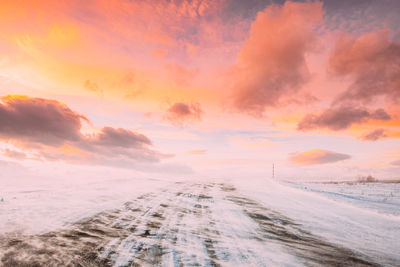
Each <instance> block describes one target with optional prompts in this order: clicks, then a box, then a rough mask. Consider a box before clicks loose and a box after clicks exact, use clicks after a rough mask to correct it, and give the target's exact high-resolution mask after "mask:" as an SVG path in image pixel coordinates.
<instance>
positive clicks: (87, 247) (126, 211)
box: [0, 182, 382, 266]
mask: <svg viewBox="0 0 400 267" xmlns="http://www.w3.org/2000/svg"><path fill="white" fill-rule="evenodd" d="M0 244H1V245H0V246H1V247H0V257H1V264H2V265H3V266H146V265H147V266H154V265H160V266H299V265H306V266H379V265H381V264H382V263H381V262H376V259H373V258H370V257H368V256H366V255H365V254H363V255H361V254H360V253H357V252H355V251H353V250H351V249H349V248H347V247H346V245H339V244H335V243H333V242H331V241H329V240H327V239H325V238H323V237H321V236H317V235H315V234H313V233H311V232H310V231H309V230H307V229H305V228H304V227H303V226H302V225H300V224H299V223H298V222H296V221H294V220H293V218H289V217H287V215H285V214H282V213H281V212H278V211H276V210H274V209H271V208H270V207H266V205H263V204H261V202H258V201H257V200H255V199H252V197H251V196H249V195H244V194H243V193H242V192H240V191H238V190H237V189H236V188H235V187H234V186H233V185H229V184H224V183H190V182H177V183H175V184H173V185H172V186H171V185H169V186H167V187H165V188H164V189H160V190H155V191H153V192H151V193H147V194H144V195H142V196H140V197H137V198H134V199H132V200H131V201H129V202H126V203H125V204H124V205H123V206H121V207H119V208H116V209H111V210H106V211H103V212H100V213H98V214H96V215H94V216H90V217H88V218H85V219H83V220H80V221H78V222H75V223H71V224H69V225H67V226H66V227H63V228H61V229H59V230H54V231H50V232H47V233H40V234H33V235H27V234H25V235H24V234H12V233H8V234H6V235H3V236H2V237H1V240H0Z"/></svg>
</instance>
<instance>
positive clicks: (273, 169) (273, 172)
mask: <svg viewBox="0 0 400 267" xmlns="http://www.w3.org/2000/svg"><path fill="white" fill-rule="evenodd" d="M272 179H275V166H274V163H272Z"/></svg>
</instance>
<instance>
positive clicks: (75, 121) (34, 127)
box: [0, 96, 171, 168]
mask: <svg viewBox="0 0 400 267" xmlns="http://www.w3.org/2000/svg"><path fill="white" fill-rule="evenodd" d="M1 100H2V102H1V103H0V138H1V140H3V141H8V142H11V143H13V144H14V145H15V146H17V147H19V148H20V149H22V150H26V152H29V153H30V154H31V157H30V158H33V159H45V160H50V161H51V160H64V161H67V162H72V163H79V164H105V165H113V166H122V167H132V168H135V167H137V166H138V163H146V164H148V163H155V162H159V161H160V159H162V158H165V157H169V156H171V155H165V154H162V153H160V152H158V151H155V150H153V149H151V148H150V147H151V146H152V142H151V140H150V139H149V138H148V137H147V136H145V135H143V134H140V133H137V132H133V131H131V130H128V129H123V128H113V127H109V126H106V127H103V128H102V129H101V130H100V131H99V132H97V133H94V134H89V135H84V134H82V132H81V127H82V121H86V122H89V120H88V119H87V118H86V117H85V116H83V115H81V114H78V113H77V112H75V111H73V110H71V109H70V108H69V107H68V106H66V105H65V104H62V103H60V102H58V101H56V100H49V99H43V98H31V97H26V96H6V97H2V98H1ZM4 154H5V156H8V157H13V158H20V159H23V158H26V154H25V153H23V152H18V151H12V150H5V151H4Z"/></svg>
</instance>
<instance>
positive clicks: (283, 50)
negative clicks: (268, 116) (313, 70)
mask: <svg viewBox="0 0 400 267" xmlns="http://www.w3.org/2000/svg"><path fill="white" fill-rule="evenodd" d="M322 16H323V11H322V3H321V2H307V3H294V2H290V1H288V2H286V3H285V4H284V5H283V6H282V7H279V6H275V5H273V6H269V7H267V8H266V9H265V10H264V11H262V12H259V13H258V15H257V19H256V21H255V22H254V23H253V24H252V26H251V31H250V37H249V38H248V40H247V41H246V42H245V44H244V46H243V48H242V50H241V51H240V53H239V55H238V63H237V65H235V66H234V68H233V73H232V76H233V77H232V83H233V84H234V85H233V88H234V92H235V95H234V106H235V107H236V108H237V109H238V110H240V111H243V112H246V113H250V114H252V115H256V116H260V115H261V114H262V113H263V112H264V111H265V109H266V108H267V107H271V106H276V105H278V103H279V101H280V100H281V99H282V98H284V97H286V96H289V97H290V96H292V95H293V94H295V93H296V92H297V91H298V90H299V89H300V88H301V86H302V85H303V84H304V83H305V82H306V81H307V80H308V75H309V73H308V68H307V64H306V61H305V54H306V53H307V52H309V51H312V50H313V48H314V46H315V41H316V39H315V35H314V33H313V31H312V30H313V28H314V27H315V26H316V25H317V24H318V23H319V22H321V21H322Z"/></svg>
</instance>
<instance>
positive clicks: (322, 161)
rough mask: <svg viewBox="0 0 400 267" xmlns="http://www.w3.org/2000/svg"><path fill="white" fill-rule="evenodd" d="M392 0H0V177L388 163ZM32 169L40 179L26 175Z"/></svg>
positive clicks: (287, 172) (396, 162) (376, 171)
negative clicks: (100, 171)
mask: <svg viewBox="0 0 400 267" xmlns="http://www.w3.org/2000/svg"><path fill="white" fill-rule="evenodd" d="M399 13H400V2H399V1H396V0H382V1H372V0H371V1H369V0H362V1H361V0H352V1H334V0H325V1H270V0H250V1H239V0H220V1H215V0H191V1H189V0H176V1H174V0H169V1H167V0H137V1H128V0H89V1H75V0H71V1H48V0H37V1H8V0H4V1H1V2H0V97H1V100H0V153H1V155H0V166H1V168H2V174H1V176H2V177H3V178H4V179H14V178H15V177H18V176H32V177H39V178H40V176H41V175H67V176H68V175H71V172H72V173H74V175H82V177H84V176H85V174H86V173H97V172H98V171H99V170H107V173H115V174H117V173H121V172H124V173H127V174H132V176H135V175H138V176H139V175H140V176H144V177H146V176H147V177H156V176H157V177H158V176H165V175H166V176H179V177H216V178H218V177H222V178H229V177H236V178H243V179H246V177H250V176H252V177H253V176H259V177H265V178H270V177H271V169H272V164H274V165H275V176H276V177H277V178H279V179H290V180H327V179H333V180H341V179H342V180H343V179H347V180H348V179H357V178H358V177H361V176H365V175H373V176H374V177H376V178H379V179H396V178H399V173H400V141H399V140H400V139H399V138H400V106H399V105H398V103H399V101H400V17H399V16H398V14H399ZM39 178H38V179H39Z"/></svg>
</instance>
